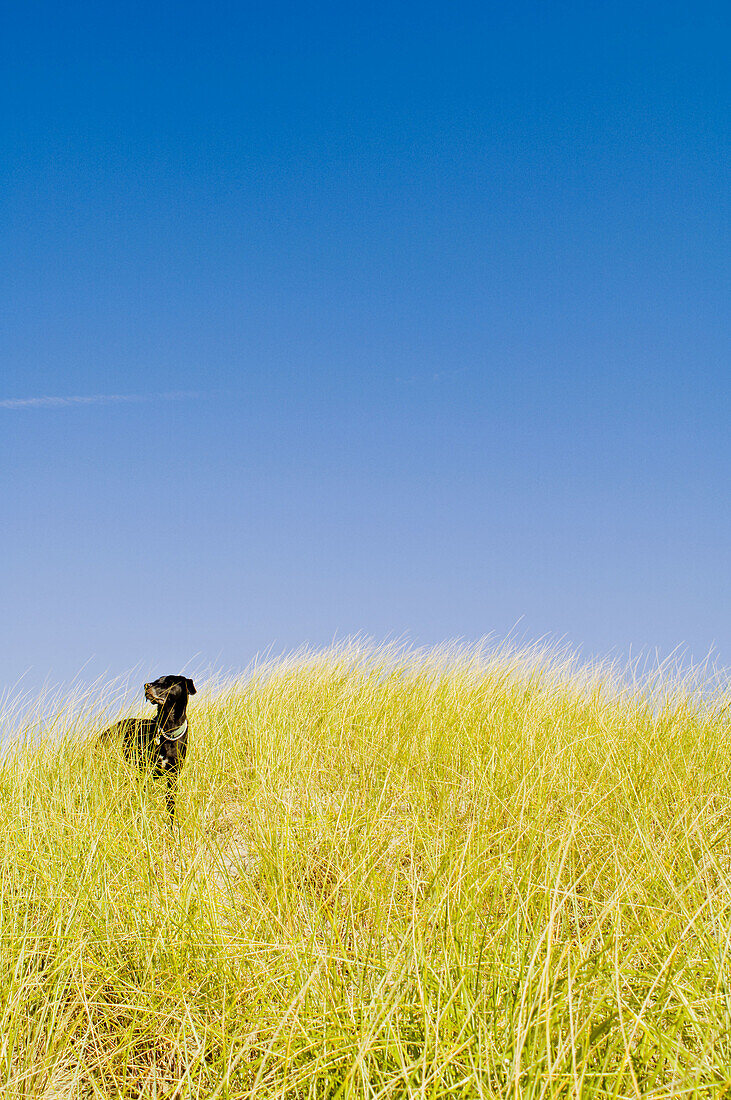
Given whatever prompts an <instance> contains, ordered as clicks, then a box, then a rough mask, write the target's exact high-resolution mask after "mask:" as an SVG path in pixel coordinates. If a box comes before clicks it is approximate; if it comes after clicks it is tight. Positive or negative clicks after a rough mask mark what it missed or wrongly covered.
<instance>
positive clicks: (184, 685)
mask: <svg viewBox="0 0 731 1100" xmlns="http://www.w3.org/2000/svg"><path fill="white" fill-rule="evenodd" d="M189 695H195V684H194V683H193V681H192V680H189V679H188V678H187V677H186V676H158V678H157V680H153V681H152V683H151V684H145V699H147V702H148V703H152V704H153V706H156V707H163V706H166V705H167V706H176V705H177V706H178V707H180V706H181V705H182V707H183V708H184V707H185V705H186V703H187V702H188V696H189Z"/></svg>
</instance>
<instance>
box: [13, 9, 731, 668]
mask: <svg viewBox="0 0 731 1100" xmlns="http://www.w3.org/2000/svg"><path fill="white" fill-rule="evenodd" d="M728 31H729V28H728V24H727V22H725V16H724V6H722V5H721V4H718V5H710V4H705V3H701V4H700V5H699V6H698V7H695V8H691V7H689V6H687V5H680V4H677V3H663V4H659V3H644V4H643V3H640V4H636V3H635V4H628V3H619V4H600V5H586V4H579V3H552V4H536V3H516V4H511V5H491V4H479V5H477V4H471V3H464V4H457V5H446V4H444V5H437V4H433V3H422V4H419V5H416V4H411V3H395V4H394V3H392V2H391V3H388V4H386V3H380V2H378V0H376V2H375V3H373V2H371V3H368V4H347V5H346V4H342V3H338V4H335V3H322V4H316V5H304V4H289V3H272V4H268V5H247V4H236V5H234V4H231V5H227V4H221V3H215V2H214V3H207V4H205V5H197V4H186V3H181V4H179V5H177V6H170V5H160V4H157V3H154V2H153V3H152V4H145V5H142V4H139V5H136V4H134V3H131V4H128V5H124V6H123V7H119V6H114V7H112V6H111V5H104V4H94V5H92V4H88V5H82V4H77V3H74V2H73V0H72V2H71V3H69V4H66V5H58V4H54V5H50V4H48V5H46V4H39V3H32V2H31V3H29V4H26V5H16V7H15V10H14V11H13V12H11V14H10V16H9V17H8V18H7V20H6V24H5V28H4V32H3V35H2V44H1V45H0V53H1V56H0V82H1V86H2V99H3V103H4V110H3V111H2V114H1V117H0V175H1V177H2V179H1V183H2V189H1V190H2V199H1V201H2V230H1V232H2V250H1V252H0V286H1V289H2V299H3V302H4V308H3V310H2V314H1V315H0V363H1V376H0V463H1V467H0V476H1V478H2V508H3V515H4V517H5V523H4V525H3V526H4V534H3V539H2V542H3V547H4V554H3V557H4V563H3V569H2V578H3V580H2V591H3V596H2V603H3V616H2V618H3V626H4V629H3V631H2V633H1V634H0V684H4V685H8V684H12V683H14V682H15V681H16V680H17V679H18V677H19V676H21V675H22V674H23V673H24V672H27V682H29V683H35V682H40V681H41V680H42V679H43V678H45V677H50V678H51V679H53V680H66V679H68V678H69V677H71V676H73V675H74V674H75V673H76V672H78V671H79V670H80V669H81V668H82V666H83V667H84V668H85V675H89V676H90V675H92V674H94V675H96V674H99V673H109V674H110V675H112V674H114V675H116V674H118V673H121V672H124V671H125V670H127V669H129V668H131V667H132V666H138V665H139V666H141V667H142V668H143V669H144V670H145V674H147V672H148V671H149V673H150V674H152V673H155V674H159V673H162V672H169V671H177V670H178V669H180V668H182V667H183V666H184V665H186V663H187V667H189V668H193V669H194V668H204V667H206V666H214V667H220V668H224V669H236V668H240V667H242V666H244V665H245V664H247V663H248V661H249V660H250V659H251V657H252V656H253V655H254V654H255V653H256V652H257V651H259V650H262V649H265V648H267V647H269V646H273V647H274V648H275V650H279V649H286V648H290V647H292V646H296V645H299V644H300V643H303V642H310V643H314V644H324V643H327V642H328V641H330V640H331V639H332V638H333V637H334V636H343V635H347V634H350V633H354V632H365V633H367V634H369V635H372V636H374V637H376V638H385V637H394V636H408V637H410V638H412V639H413V640H414V641H416V642H420V643H431V642H437V641H441V640H443V639H446V638H455V637H459V638H464V639H473V638H479V637H480V636H482V635H485V634H489V633H495V634H497V635H498V636H504V635H505V634H506V633H507V632H508V631H510V630H511V628H513V627H514V626H515V624H516V623H517V624H518V628H517V629H518V633H519V634H520V635H522V636H525V637H527V638H535V637H538V636H542V635H545V634H549V635H552V636H555V637H563V638H565V639H566V640H567V641H568V642H569V643H570V644H572V645H574V646H576V647H580V648H581V649H582V651H583V652H584V653H586V654H590V653H599V654H604V653H607V652H610V651H611V652H615V653H626V652H627V651H628V650H629V649H630V648H632V649H633V650H635V651H636V650H638V649H642V648H650V649H653V650H654V649H655V648H656V647H657V648H658V649H659V651H660V652H661V653H668V652H669V651H670V650H672V649H673V648H674V647H675V646H677V645H683V646H685V647H687V649H688V650H689V651H690V652H691V653H693V654H694V655H695V656H696V657H702V656H704V655H705V654H706V653H707V652H708V650H709V649H710V648H711V647H714V646H715V647H716V651H717V653H718V656H719V659H720V660H721V661H722V662H723V663H725V664H731V600H730V599H729V581H728V576H727V574H728V563H729V546H730V541H731V511H730V510H729V507H728V486H729V474H730V472H731V470H730V462H729V459H730V457H731V454H730V452H731V448H730V446H729V428H728V425H729V413H730V411H731V409H730V408H729V406H730V405H731V401H730V392H731V386H730V385H729V379H730V375H729V366H728V363H729V339H728V326H727V318H728V278H727V275H728V267H727V257H728V250H729V233H728V206H727V201H728V178H727V175H726V168H725V164H724V156H725V155H726V154H727V152H728V142H727V138H728V122H729V111H728V103H729V99H728V91H729V87H728V71H727V68H728V67H727V57H726V45H727V43H728ZM96 395H100V396H104V397H107V398H109V397H111V396H114V395H117V396H122V397H124V396H128V397H137V398H138V400H130V401H122V400H119V401H112V400H105V401H99V402H89V401H85V402H78V403H74V402H66V403H63V404H60V403H55V404H53V403H45V404H44V403H42V402H41V403H38V402H37V401H36V400H35V399H38V398H42V397H64V398H71V397H84V398H89V397H94V396H96ZM31 400H33V401H34V403H31V404H25V405H24V404H18V403H19V402H24V401H31ZM87 662H88V664H87Z"/></svg>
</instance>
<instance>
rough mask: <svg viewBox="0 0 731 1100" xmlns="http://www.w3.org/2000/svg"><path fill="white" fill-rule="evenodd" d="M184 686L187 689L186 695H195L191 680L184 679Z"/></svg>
mask: <svg viewBox="0 0 731 1100" xmlns="http://www.w3.org/2000/svg"><path fill="white" fill-rule="evenodd" d="M185 686H186V687H187V689H188V695H195V684H194V683H193V681H192V680H186V681H185Z"/></svg>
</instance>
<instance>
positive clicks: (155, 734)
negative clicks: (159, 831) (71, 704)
mask: <svg viewBox="0 0 731 1100" xmlns="http://www.w3.org/2000/svg"><path fill="white" fill-rule="evenodd" d="M189 695H195V684H194V683H193V681H192V680H188V679H187V678H186V677H185V676H160V677H159V678H158V679H157V680H155V681H153V683H151V684H145V698H146V699H147V701H148V703H152V704H153V705H154V706H156V707H157V717H156V718H124V719H123V720H122V721H121V722H117V723H116V724H115V725H113V726H110V727H109V729H106V730H104V733H103V734H102V735H101V739H102V741H107V740H109V739H110V738H112V737H115V736H118V735H121V738H122V749H123V751H124V755H125V756H126V757H127V759H128V760H131V761H133V762H134V763H136V764H137V765H138V766H139V767H140V768H143V769H147V768H150V769H151V770H152V773H153V775H157V776H164V778H165V779H166V780H167V791H166V795H165V800H166V802H167V808H168V811H169V813H170V821H171V823H172V821H173V820H174V818H175V781H176V780H177V778H178V774H179V772H180V769H181V768H182V766H183V761H184V760H185V754H186V753H187V751H188V719H187V717H186V710H187V707H188V696H189Z"/></svg>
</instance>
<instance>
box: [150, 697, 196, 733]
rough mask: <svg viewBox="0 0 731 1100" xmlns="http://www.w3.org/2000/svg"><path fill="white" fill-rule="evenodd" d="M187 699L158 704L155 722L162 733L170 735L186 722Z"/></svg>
mask: <svg viewBox="0 0 731 1100" xmlns="http://www.w3.org/2000/svg"><path fill="white" fill-rule="evenodd" d="M187 708H188V700H187V699H176V700H175V702H173V703H167V702H165V703H158V705H157V718H156V722H157V725H158V728H159V729H160V730H162V732H163V733H172V732H173V731H174V730H178V729H180V727H181V726H182V725H183V722H185V720H186V710H187Z"/></svg>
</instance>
